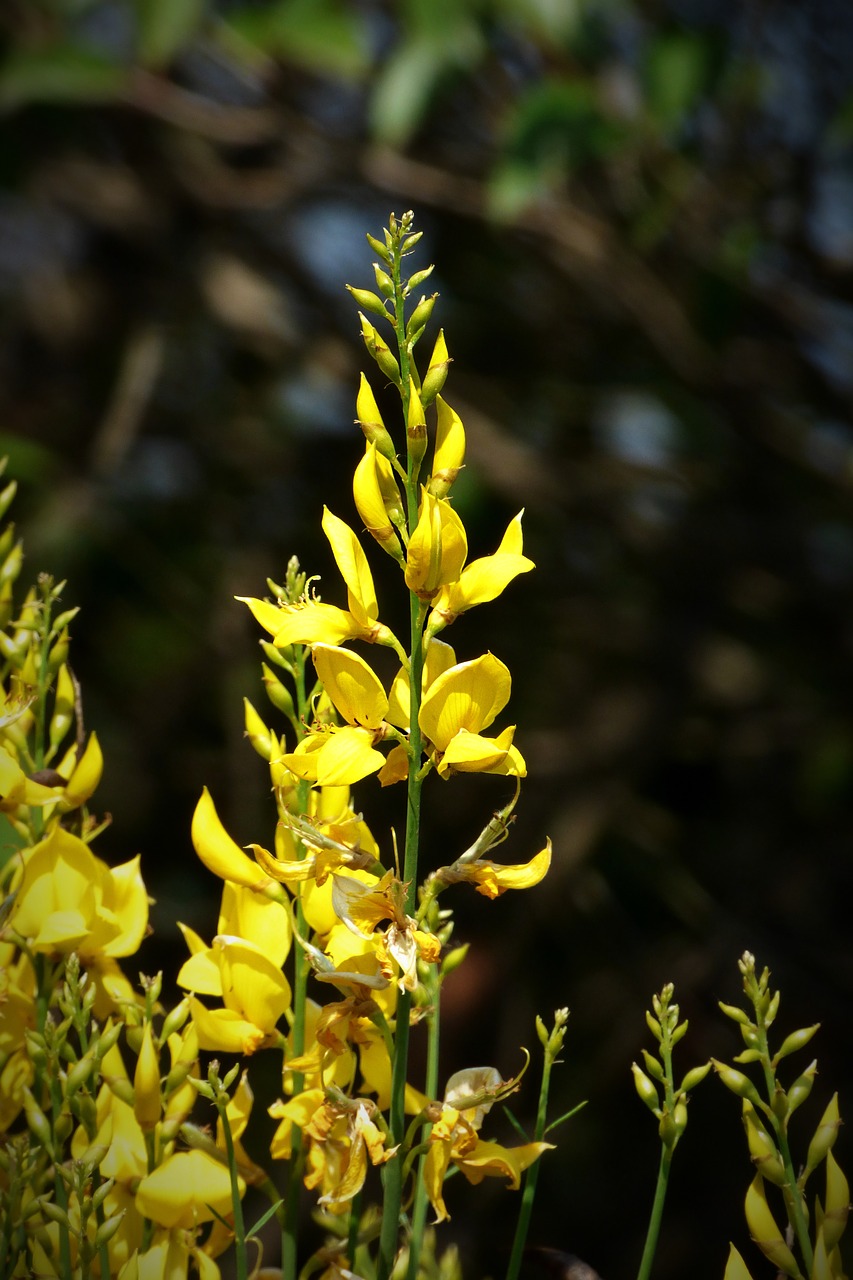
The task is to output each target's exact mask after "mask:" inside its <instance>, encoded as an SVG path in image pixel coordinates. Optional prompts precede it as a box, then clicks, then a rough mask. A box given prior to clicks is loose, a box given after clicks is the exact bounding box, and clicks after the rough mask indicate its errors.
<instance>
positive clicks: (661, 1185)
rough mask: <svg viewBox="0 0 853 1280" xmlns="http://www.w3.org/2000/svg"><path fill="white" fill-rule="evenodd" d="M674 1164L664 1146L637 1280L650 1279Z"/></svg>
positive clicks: (669, 1152) (668, 1150)
mask: <svg viewBox="0 0 853 1280" xmlns="http://www.w3.org/2000/svg"><path fill="white" fill-rule="evenodd" d="M671 1165H672V1151H671V1150H670V1149H669V1148H667V1147H664V1146H662V1147H661V1153H660V1166H659V1168H658V1180H657V1184H656V1186H655V1198H654V1201H653V1203H652V1211H651V1214H650V1215H649V1228H648V1231H647V1232H646V1244H645V1248H644V1249H643V1256H642V1258H641V1259H640V1269H639V1271H638V1272H637V1280H649V1276H650V1275H651V1274H652V1264H653V1262H654V1260H655V1252H656V1251H657V1247H658V1237H659V1236H660V1226H661V1221H662V1219H663V1206H664V1203H665V1202H666V1190H667V1186H668V1183H669V1170H670V1166H671Z"/></svg>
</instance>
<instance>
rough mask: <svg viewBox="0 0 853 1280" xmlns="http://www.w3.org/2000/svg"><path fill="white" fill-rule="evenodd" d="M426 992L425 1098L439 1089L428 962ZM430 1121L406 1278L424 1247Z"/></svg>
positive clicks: (436, 990) (436, 992)
mask: <svg viewBox="0 0 853 1280" xmlns="http://www.w3.org/2000/svg"><path fill="white" fill-rule="evenodd" d="M429 994H430V1013H429V1016H428V1019H427V1037H428V1038H427V1062H426V1083H425V1088H424V1091H425V1093H426V1096H427V1097H428V1098H434V1097H435V1096H436V1094H437V1093H438V1036H439V1000H440V995H441V984H440V982H439V975H438V965H437V964H432V965H430V972H429ZM431 1129H432V1125H431V1124H425V1125H424V1127H423V1132H422V1134H421V1141H422V1142H424V1143H425V1144H427V1149H426V1150H425V1151H424V1153H423V1154H422V1155H421V1157H420V1160H419V1163H418V1174H417V1177H416V1179H415V1203H414V1206H413V1208H412V1236H411V1240H410V1242H409V1268H408V1280H415V1277H416V1276H417V1273H418V1262H419V1260H420V1256H421V1249H422V1247H423V1238H424V1230H425V1228H426V1219H427V1209H428V1207H429V1200H428V1198H427V1190H426V1176H425V1174H426V1170H425V1165H426V1158H427V1153H428V1140H429V1135H430V1131H431Z"/></svg>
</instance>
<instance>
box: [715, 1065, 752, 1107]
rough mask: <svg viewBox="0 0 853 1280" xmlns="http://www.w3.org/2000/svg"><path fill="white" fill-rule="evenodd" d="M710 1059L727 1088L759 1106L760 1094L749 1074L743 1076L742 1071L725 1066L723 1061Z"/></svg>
mask: <svg viewBox="0 0 853 1280" xmlns="http://www.w3.org/2000/svg"><path fill="white" fill-rule="evenodd" d="M711 1061H712V1062H713V1064H714V1070H715V1071H716V1073H717V1075H718V1076H719V1077H720V1079H721V1080H722V1082H723V1084H724V1085H725V1086H726V1088H727V1089H730V1090H731V1092H732V1093H734V1094H736V1095H737V1096H738V1097H739V1098H748V1099H749V1101H750V1102H751V1103H752V1105H753V1106H754V1107H759V1108H760V1107H761V1096H760V1095H759V1092H758V1090H757V1089H756V1087H755V1085H754V1084H753V1083H752V1081H751V1080H750V1078H749V1076H745V1075H744V1074H743V1072H742V1071H735V1069H734V1067H729V1066H726V1064H725V1062H718V1061H717V1059H716V1058H712V1059H711Z"/></svg>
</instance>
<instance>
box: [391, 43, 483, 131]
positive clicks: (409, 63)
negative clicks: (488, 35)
mask: <svg viewBox="0 0 853 1280" xmlns="http://www.w3.org/2000/svg"><path fill="white" fill-rule="evenodd" d="M482 51H483V42H482V38H481V36H480V33H479V31H478V30H477V28H476V27H475V26H474V25H473V24H472V23H469V22H467V21H466V20H465V19H464V18H463V19H462V20H461V21H457V22H455V23H454V24H453V25H449V26H447V27H446V28H445V30H444V31H443V32H442V34H441V35H440V36H439V35H436V34H434V33H432V32H422V33H420V34H418V35H415V36H412V37H411V39H409V40H407V41H406V42H405V43H404V44H402V45H400V46H399V48H398V49H396V50H395V51H394V52H393V53H392V54H391V56H390V58H388V60H387V61H386V63H385V65H384V67H383V68H382V70H381V71H380V73H379V75H378V77H377V79H376V84H375V88H374V92H373V100H372V102H371V104H370V121H371V125H372V128H373V132H374V134H375V136H376V137H377V138H378V139H379V141H380V142H386V143H388V144H389V145H390V146H394V147H401V146H403V145H405V143H406V142H408V141H409V139H410V138H411V137H412V135H413V134H414V133H415V131H416V130H417V128H418V126H419V125H420V124H421V122H422V120H423V118H424V116H425V115H426V111H427V108H428V106H429V104H430V100H431V99H432V97H433V94H434V93H435V90H436V88H437V87H438V84H439V82H440V80H441V79H442V78H443V77H444V76H445V75H446V74H447V73H448V72H452V71H455V70H462V69H468V70H469V69H470V68H471V67H472V66H473V65H474V64H475V63H476V61H477V60H478V59H479V57H480V55H481V54H482Z"/></svg>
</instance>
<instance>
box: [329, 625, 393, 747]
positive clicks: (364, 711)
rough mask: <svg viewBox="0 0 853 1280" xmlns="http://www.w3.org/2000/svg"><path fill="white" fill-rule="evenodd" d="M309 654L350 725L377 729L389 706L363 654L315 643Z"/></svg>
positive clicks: (336, 706) (377, 679) (380, 685)
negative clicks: (361, 656) (362, 656)
mask: <svg viewBox="0 0 853 1280" xmlns="http://www.w3.org/2000/svg"><path fill="white" fill-rule="evenodd" d="M311 657H312V659H313V662H314V667H315V670H316V672H317V675H318V676H319V677H320V680H321V681H322V683H323V687H324V688H325V690H326V693H327V694H328V695H329V698H330V699H331V701H332V703H333V704H334V706H335V709H336V710H337V711H338V712H340V714H341V715H342V716H343V718H344V720H346V722H347V723H348V724H351V725H360V726H361V727H362V728H364V729H378V728H379V726H380V725H381V724H382V721H383V720H384V719H385V713H386V712H387V710H388V698H387V696H386V694H385V690H384V689H383V688H382V683H381V681H380V680H379V677H378V676H377V675H376V674H375V673H374V671H373V669H372V668H371V667H369V666H368V665H367V663H366V662H365V661H364V659H363V658H360V657H359V656H358V654H357V653H352V652H350V650H349V649H342V648H339V647H337V646H332V645H326V644H316V645H315V646H314V648H313V649H312V651H311Z"/></svg>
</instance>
